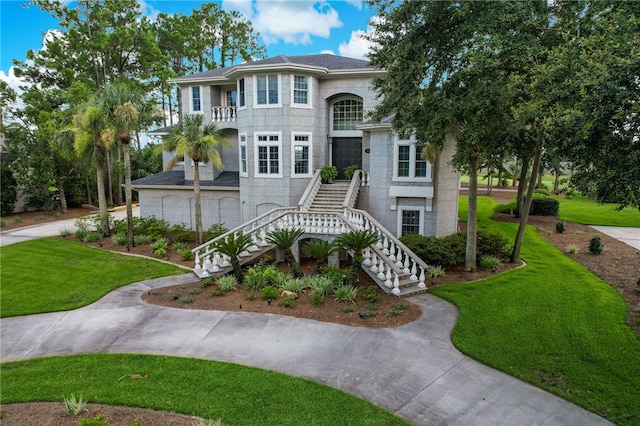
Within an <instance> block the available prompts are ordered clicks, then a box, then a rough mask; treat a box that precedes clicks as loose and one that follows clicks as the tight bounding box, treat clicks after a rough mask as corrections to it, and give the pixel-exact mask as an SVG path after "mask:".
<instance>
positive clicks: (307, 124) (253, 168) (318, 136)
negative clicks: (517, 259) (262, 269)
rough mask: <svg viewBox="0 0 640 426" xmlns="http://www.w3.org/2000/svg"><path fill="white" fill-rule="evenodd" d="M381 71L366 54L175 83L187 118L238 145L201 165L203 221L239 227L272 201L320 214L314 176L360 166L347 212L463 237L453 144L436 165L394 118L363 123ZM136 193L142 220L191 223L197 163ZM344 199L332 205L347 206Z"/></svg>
mask: <svg viewBox="0 0 640 426" xmlns="http://www.w3.org/2000/svg"><path fill="white" fill-rule="evenodd" d="M381 73H384V71H382V70H378V69H374V68H372V67H370V66H369V64H368V62H367V61H363V60H358V59H351V58H346V57H340V56H335V55H329V54H318V55H307V56H293V57H287V56H276V57H272V58H269V59H265V60H260V61H255V62H249V63H244V64H240V65H235V66H231V67H225V68H220V69H214V70H209V71H205V72H202V73H198V74H192V75H187V76H184V77H178V78H175V79H174V80H173V82H174V83H175V84H177V85H178V86H179V87H180V89H181V94H182V99H181V104H182V114H203V115H204V117H205V121H206V122H210V121H211V122H214V123H215V124H216V125H217V126H218V128H219V129H220V130H221V132H222V134H223V136H224V137H225V138H226V139H228V141H229V142H230V143H231V144H232V148H221V149H220V151H221V156H222V159H223V163H224V171H222V172H220V171H218V170H216V169H215V168H214V167H213V165H211V164H202V165H200V170H201V172H200V179H201V190H202V192H201V197H202V213H203V225H204V228H205V229H206V228H207V227H209V226H210V225H212V224H215V223H224V225H225V227H227V228H230V229H231V228H235V227H238V226H240V225H242V224H243V223H246V222H248V221H251V220H252V219H254V218H256V217H259V216H261V215H263V214H265V213H267V212H269V211H271V210H273V209H276V208H285V207H297V208H299V209H301V210H302V211H307V210H313V207H312V206H311V205H312V204H314V200H313V199H314V198H316V204H318V203H319V201H318V197H319V196H318V191H319V186H320V183H319V182H318V179H317V173H316V171H317V170H319V169H320V168H321V167H322V166H323V165H334V166H336V167H337V168H338V170H339V171H340V172H341V173H342V171H343V170H344V169H345V168H346V167H347V166H350V165H354V164H355V165H358V166H359V167H360V169H361V170H362V172H361V173H358V191H357V192H356V194H355V196H354V195H353V194H351V193H350V195H349V196H350V197H352V198H353V200H352V201H353V202H355V203H357V204H355V205H351V207H354V208H357V209H360V210H363V211H366V212H368V214H369V215H370V216H372V217H373V218H375V221H376V222H377V226H379V227H384V228H386V230H388V231H389V233H391V234H393V235H394V236H395V237H398V236H401V235H403V234H408V233H418V234H423V235H437V236H443V235H448V234H451V233H454V232H456V231H457V206H458V174H457V173H456V171H455V170H454V169H453V168H451V167H450V166H449V160H450V158H451V155H452V154H453V149H454V147H453V145H454V144H453V143H451V142H452V141H449V143H448V144H447V145H446V146H445V149H444V150H443V151H442V153H441V155H440V160H439V161H438V164H439V167H438V169H437V170H435V169H434V166H433V165H432V164H430V163H429V162H428V161H426V160H424V159H423V158H422V156H421V149H420V148H417V147H416V144H415V143H414V141H413V140H403V139H400V138H399V137H398V136H397V135H396V134H395V133H394V132H393V130H392V126H391V120H392V119H391V118H389V119H386V120H383V121H382V122H380V123H373V122H369V121H366V117H367V111H370V110H372V109H373V108H374V107H375V106H376V101H377V94H376V92H375V91H374V90H373V89H372V79H373V78H374V77H375V76H377V75H380V74H381ZM166 156H167V158H166V159H168V158H169V156H170V154H166ZM340 178H343V176H342V175H341V176H340V177H339V178H338V179H340ZM348 187H349V182H347V183H346V184H345V188H346V189H345V191H346V190H347V189H348ZM134 188H135V189H136V190H137V191H138V194H139V199H140V214H141V215H142V216H151V215H154V216H155V217H157V218H162V219H165V220H167V221H168V222H169V223H172V224H173V223H176V224H179V223H185V224H187V226H191V227H192V228H193V227H195V225H194V211H193V206H194V200H193V165H192V164H191V163H190V160H188V159H187V160H186V161H185V162H184V163H182V164H179V165H178V167H176V168H174V170H171V171H165V172H162V173H160V174H158V175H154V176H150V177H147V178H143V179H139V180H137V181H135V182H134ZM334 188H337V186H336V187H334ZM344 196H345V194H344V193H343V195H342V197H343V198H344ZM338 204H339V205H334V206H326V207H325V208H326V209H327V210H334V211H335V210H341V208H342V207H343V206H342V203H338ZM345 206H346V204H345ZM332 207H333V208H332ZM315 210H318V206H316V208H315ZM320 210H322V208H320ZM343 214H346V212H343Z"/></svg>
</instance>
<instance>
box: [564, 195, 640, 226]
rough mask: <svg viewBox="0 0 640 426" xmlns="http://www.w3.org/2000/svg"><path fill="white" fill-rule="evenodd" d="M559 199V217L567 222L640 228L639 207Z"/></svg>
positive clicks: (585, 200)
mask: <svg viewBox="0 0 640 426" xmlns="http://www.w3.org/2000/svg"><path fill="white" fill-rule="evenodd" d="M558 201H560V214H559V217H560V219H562V220H566V221H567V222H575V223H582V224H585V225H609V226H630V227H634V228H640V210H638V209H637V208H631V207H627V208H625V209H623V210H616V207H617V204H610V203H608V204H599V203H597V202H595V201H589V200H587V199H567V198H558Z"/></svg>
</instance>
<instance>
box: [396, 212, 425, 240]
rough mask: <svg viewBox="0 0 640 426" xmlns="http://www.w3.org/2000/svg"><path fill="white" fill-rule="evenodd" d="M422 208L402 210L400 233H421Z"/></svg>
mask: <svg viewBox="0 0 640 426" xmlns="http://www.w3.org/2000/svg"><path fill="white" fill-rule="evenodd" d="M420 213H421V211H420V210H401V212H400V214H401V218H400V220H401V225H400V227H401V229H400V235H410V234H420V231H421V229H420Z"/></svg>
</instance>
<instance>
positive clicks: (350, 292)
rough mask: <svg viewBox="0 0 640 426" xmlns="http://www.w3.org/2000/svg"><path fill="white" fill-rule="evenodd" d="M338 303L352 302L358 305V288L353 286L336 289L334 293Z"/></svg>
mask: <svg viewBox="0 0 640 426" xmlns="http://www.w3.org/2000/svg"><path fill="white" fill-rule="evenodd" d="M333 294H334V296H335V300H336V302H345V303H346V302H351V303H353V304H355V303H356V296H357V295H358V288H357V287H354V286H352V285H344V286H340V287H338V288H336V289H335V290H334V291H333Z"/></svg>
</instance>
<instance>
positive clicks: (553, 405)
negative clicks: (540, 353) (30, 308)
mask: <svg viewBox="0 0 640 426" xmlns="http://www.w3.org/2000/svg"><path fill="white" fill-rule="evenodd" d="M192 280H193V275H192V274H185V275H180V276H174V277H165V278H159V279H154V280H149V281H145V282H140V283H137V284H132V285H130V286H127V287H123V288H120V289H118V290H116V291H114V292H112V293H110V294H108V295H107V296H105V297H104V298H103V299H101V300H99V301H98V302H96V303H94V304H92V305H90V306H87V307H85V308H81V309H77V310H74V311H69V312H57V313H49V314H40V315H29V316H23V317H13V318H5V319H3V320H2V321H0V340H1V341H2V346H1V348H0V355H1V357H2V361H3V362H6V361H13V360H21V359H27V358H37V357H43V356H51V355H70V354H86V353H97V352H100V353H144V354H162V355H175V356H181V357H193V358H202V359H210V360H218V361H226V362H233V363H237V364H242V365H249V366H255V367H260V368H264V369H269V370H275V371H279V372H282V373H286V374H290V375H293V376H299V377H304V378H307V379H311V380H314V381H317V382H320V383H325V384H327V385H329V386H332V387H334V388H337V389H341V390H344V391H346V392H349V393H352V394H354V395H357V396H359V397H361V398H364V399H366V400H368V401H371V402H372V403H374V404H376V405H378V406H380V407H383V408H384V409H386V410H388V411H390V412H393V413H395V414H396V415H397V416H399V417H401V418H403V419H405V420H407V421H408V422H409V423H411V424H413V425H465V426H467V425H487V426H495V425H509V426H511V425H575V426H582V425H608V424H610V423H609V422H608V421H606V420H604V419H602V418H600V417H598V416H597V415H595V414H593V413H590V412H588V411H586V410H584V409H582V408H580V407H578V406H576V405H574V404H572V403H569V402H567V401H565V400H563V399H561V398H558V397H556V396H554V395H552V394H550V393H548V392H545V391H543V390H540V389H538V388H536V387H534V386H531V385H528V384H526V383H524V382H522V381H520V380H517V379H515V378H513V377H511V376H508V375H506V374H503V373H500V372H498V371H496V370H494V369H491V368H489V367H486V366H484V365H482V364H480V363H478V362H476V361H474V360H472V359H470V358H468V357H467V356H465V355H463V354H462V353H460V352H458V351H457V350H456V349H455V348H454V346H453V344H452V343H451V340H450V337H449V336H450V334H451V330H452V328H453V326H454V324H455V322H456V319H457V317H458V311H457V309H456V308H455V307H454V306H453V305H451V304H449V303H447V302H445V301H443V300H442V299H439V298H437V297H435V296H433V295H429V294H424V295H419V296H414V297H412V298H411V299H410V300H411V301H412V302H414V303H417V304H419V305H420V307H421V308H422V311H423V314H422V316H421V317H420V319H419V320H417V321H415V322H413V323H411V324H408V325H405V326H402V327H397V328H391V329H370V328H361V327H349V326H343V325H338V324H332V323H323V322H318V321H312V320H306V319H298V318H293V317H287V316H280V315H270V314H256V313H250V312H224V311H196V310H190V309H176V308H166V307H160V306H154V305H148V304H145V303H144V302H142V301H141V299H140V295H141V294H142V293H143V292H147V291H150V290H151V289H154V288H158V287H164V286H168V285H174V284H181V283H186V282H189V281H192Z"/></svg>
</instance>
